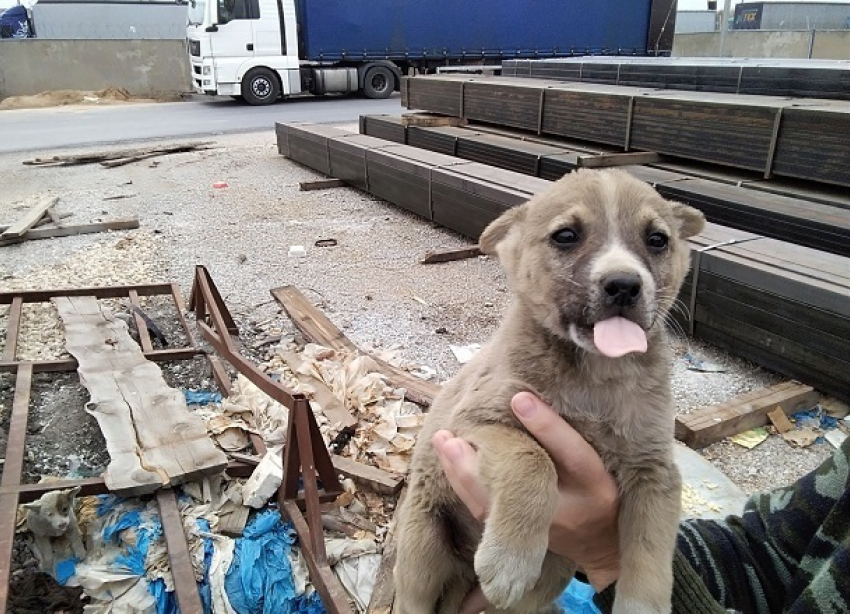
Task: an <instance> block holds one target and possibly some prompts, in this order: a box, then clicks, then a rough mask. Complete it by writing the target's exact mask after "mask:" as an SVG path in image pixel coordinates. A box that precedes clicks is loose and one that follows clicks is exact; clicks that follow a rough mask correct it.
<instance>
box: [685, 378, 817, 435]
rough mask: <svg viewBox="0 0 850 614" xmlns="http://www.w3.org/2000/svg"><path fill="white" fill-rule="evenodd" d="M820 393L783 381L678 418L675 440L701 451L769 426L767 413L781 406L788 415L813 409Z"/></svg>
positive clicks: (809, 387)
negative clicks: (760, 427) (736, 436)
mask: <svg viewBox="0 0 850 614" xmlns="http://www.w3.org/2000/svg"><path fill="white" fill-rule="evenodd" d="M819 399H820V393H818V392H817V391H815V390H814V389H813V388H812V387H811V386H805V385H803V384H800V383H797V382H783V383H782V384H779V385H777V386H771V387H770V388H765V389H763V390H759V391H755V392H753V393H749V394H747V395H744V396H743V397H739V398H737V399H733V400H732V401H729V402H728V403H723V404H722V405H717V406H711V407H704V408H700V409H696V410H694V411H692V412H690V413H688V414H684V415H681V416H678V417H677V418H676V437H677V439H679V440H681V441H683V442H684V443H686V444H687V445H688V446H690V447H691V448H702V447H705V446H707V445H709V444H712V443H714V442H717V441H720V440H721V439H725V438H726V437H730V436H732V435H736V434H737V433H741V432H743V431H747V430H749V429H752V428H755V427H757V426H764V425H765V424H768V422H769V420H768V417H767V414H768V413H769V412H771V411H773V410H774V409H776V408H777V407H781V408H782V410H783V411H784V412H785V413H786V414H792V413H794V412H796V411H800V410H802V409H809V408H811V407H813V406H814V405H815V404H816V403H817V402H818V400H819Z"/></svg>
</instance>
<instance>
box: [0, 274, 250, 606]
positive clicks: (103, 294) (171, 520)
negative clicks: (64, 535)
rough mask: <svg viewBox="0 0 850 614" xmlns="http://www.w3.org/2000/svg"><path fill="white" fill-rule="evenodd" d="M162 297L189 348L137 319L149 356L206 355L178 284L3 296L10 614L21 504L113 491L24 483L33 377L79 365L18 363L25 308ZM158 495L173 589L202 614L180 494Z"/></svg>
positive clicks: (4, 569) (70, 483)
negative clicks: (164, 341)
mask: <svg viewBox="0 0 850 614" xmlns="http://www.w3.org/2000/svg"><path fill="white" fill-rule="evenodd" d="M161 295H166V296H171V297H172V300H173V301H174V306H175V308H176V310H177V314H178V317H179V319H180V323H181V325H182V328H183V332H184V333H185V335H186V339H187V340H188V342H189V345H188V346H185V347H180V348H167V349H153V345H152V343H151V339H150V335H149V333H148V330H147V327H146V326H145V325H144V322H140V321H139V320H140V318H138V319H137V320H136V322H137V324H138V330H139V339H140V344H141V347H142V352H143V353H144V355H145V357H146V358H148V359H149V360H154V361H177V360H188V359H191V358H194V357H195V356H197V355H202V354H204V353H205V352H204V351H203V350H202V349H201V348H200V347H199V346H198V345H196V343H195V339H194V335H193V334H192V331H191V329H190V328H189V324H188V322H187V320H186V317H185V314H184V312H185V307H184V304H183V298H182V295H181V292H180V287H179V286H178V285H177V284H176V283H163V284H144V285H132V286H107V287H97V288H68V289H62V290H45V291H40V290H28V291H18V292H4V293H0V305H10V310H9V317H8V323H7V326H6V347H5V348H4V350H3V353H2V355H0V373H12V374H14V375H15V395H14V400H13V402H12V414H11V418H10V423H9V432H8V437H7V442H6V450H5V459H6V460H5V465H4V467H3V478H2V481H0V612H5V611H6V606H7V602H8V598H9V580H10V569H11V561H12V549H13V546H14V540H15V520H16V515H17V508H18V505H19V504H21V503H27V502H29V501H34V500H35V499H38V498H39V497H40V496H41V495H43V494H44V493H46V492H49V491H51V490H60V489H65V488H72V487H74V486H80V487H81V490H80V495H81V496H89V495H100V494H106V493H108V492H109V491H108V489H107V488H106V485H105V483H104V481H103V479H102V478H91V479H86V480H63V481H61V482H51V483H45V484H21V473H22V472H23V466H24V456H25V445H26V433H27V420H28V417H29V406H30V398H31V396H32V378H33V375H34V374H35V373H40V372H62V371H74V370H75V369H76V368H77V361H76V360H74V359H73V358H72V359H64V360H41V361H29V360H17V346H18V336H19V333H20V328H21V319H22V315H23V305H24V304H26V303H44V302H48V301H50V299H51V298H54V297H64V296H94V297H96V298H98V299H106V298H123V297H126V298H128V299H129V301H130V303H131V304H132V305H134V306H136V307H138V305H139V297H141V296H161ZM246 470H247V471H246ZM250 470H251V468H250V467H247V466H244V465H241V464H238V463H233V464H231V466H229V467H228V470H227V471H228V473H231V474H232V475H233V474H235V475H240V474H241V475H247V474H249V473H250ZM156 497H157V503H158V504H159V511H160V517H161V519H162V526H163V532H164V533H165V543H166V548H167V550H168V557H169V560H170V563H171V569H172V573H173V574H174V589H175V593H176V596H177V602H178V604H179V606H180V611H181V612H182V613H183V614H202V613H203V606H202V603H201V598H200V594H199V593H198V587H197V583H196V582H195V575H194V571H193V569H192V562H191V557H190V556H189V545H188V543H187V541H186V535H185V533H184V531H183V523H182V521H181V519H180V513H179V510H178V508H177V498H176V495H175V493H174V491H173V490H170V489H160V490H159V491H157V493H156Z"/></svg>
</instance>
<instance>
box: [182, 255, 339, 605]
mask: <svg viewBox="0 0 850 614" xmlns="http://www.w3.org/2000/svg"><path fill="white" fill-rule="evenodd" d="M189 305H190V309H192V310H193V311H194V312H195V314H196V321H197V326H198V330H199V331H200V333H201V336H202V337H203V338H204V339H205V340H206V341H207V342H208V343H209V344H210V345H211V346H212V347H213V348H214V349H215V350H216V352H217V353H218V354H219V356H221V357H222V358H223V359H224V360H226V361H227V362H228V363H230V365H231V366H233V367H234V368H235V369H236V370H237V371H238V372H239V373H241V374H242V375H244V376H245V377H246V378H248V379H249V380H250V381H251V382H252V383H253V384H254V385H256V386H257V387H258V388H259V389H260V390H262V391H263V392H264V393H266V394H267V395H269V396H270V397H271V398H272V399H274V400H275V401H277V402H279V403H281V404H282V405H283V406H284V407H286V408H288V409H289V416H290V418H289V424H288V428H287V437H286V445H285V447H284V450H283V483H282V484H281V487H280V489H279V490H278V505H279V507H280V510H281V512H282V513H283V515H285V516H286V517H287V518H288V519H289V520H290V522H292V525H293V527H294V528H295V531H296V533H297V534H298V538H299V543H300V546H301V552H302V554H303V555H304V560H305V561H306V563H307V568H308V569H309V571H310V578H311V580H312V582H313V585H314V586H315V587H316V590H317V591H318V593H319V595H320V596H321V598H322V603H323V604H324V606H325V609H326V610H327V611H328V612H329V613H330V614H351V612H352V609H351V606H350V605H349V601H348V596H347V594H346V592H345V589H344V588H343V586H342V584H341V583H340V582H339V580H338V579H337V578H336V576H335V575H334V574H333V571H332V570H331V568H330V565H329V564H328V560H327V554H326V551H325V539H324V533H323V530H322V518H321V509H320V504H321V503H322V502H323V501H332V500H333V499H335V498H336V497H337V496H338V495H340V494H341V493H342V492H343V488H342V485H341V484H340V482H339V478H338V476H337V473H336V470H335V469H334V467H333V464H332V461H331V457H330V454H329V453H328V450H327V448H326V447H325V444H324V441H323V440H322V436H321V433H320V432H319V426H318V424H317V423H316V419H315V417H314V416H313V412H312V410H311V409H310V402H309V401H308V400H307V398H306V397H305V396H304V395H302V394H295V393H293V392H292V391H290V390H289V389H287V388H286V387H285V386H283V385H282V384H280V383H278V382H276V381H274V380H272V379H271V378H269V377H268V376H267V375H266V374H265V373H264V372H263V371H261V370H260V369H259V368H258V367H257V366H256V365H254V364H253V363H252V362H251V361H249V360H248V359H246V358H245V357H244V356H242V355H241V353H240V352H239V350H238V349H237V348H236V344H235V343H234V341H233V339H232V338H231V336H230V335H231V332H232V331H235V328H236V327H235V324H233V318H232V317H231V316H230V314H229V313H228V311H227V307H226V306H225V304H224V301H223V300H222V299H221V295H220V294H219V292H218V289H217V288H216V286H215V284H214V283H213V281H212V278H211V277H210V274H209V272H208V271H207V269H206V267H203V266H196V267H195V279H194V282H193V285H192V295H191V297H190V299H189ZM210 362H211V365H212V368H213V375H214V377H215V379H216V383H217V384H218V386H219V389H220V390H221V391H222V394H225V395H227V393H228V392H229V391H230V380H229V376H228V375H227V373H226V371H225V369H224V366H223V365H222V364H221V362H220V361H218V360H214V359H213V358H212V357H211V358H210ZM253 443H254V447H255V450H256V452H257V453H258V454H265V451H266V450H265V446H264V445H263V444H262V440H261V439H260V438H259V437H255V438H254V440H253ZM299 478H300V480H299ZM319 479H321V481H322V484H321V487H320V486H319V483H318V480H319ZM299 481H301V482H302V485H301V488H299Z"/></svg>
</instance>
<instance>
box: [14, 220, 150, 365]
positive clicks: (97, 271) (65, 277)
mask: <svg viewBox="0 0 850 614" xmlns="http://www.w3.org/2000/svg"><path fill="white" fill-rule="evenodd" d="M156 249H157V246H156V239H155V237H154V235H153V234H151V233H146V232H137V233H134V234H132V235H126V236H124V237H122V238H120V239H117V240H115V239H113V240H104V241H100V242H97V243H94V244H92V245H90V246H88V247H86V248H84V249H81V250H79V251H78V252H75V253H74V254H73V255H72V256H71V257H69V258H67V259H66V260H65V261H64V262H61V263H58V264H54V265H48V266H41V267H36V268H32V269H30V270H29V271H27V272H26V273H24V274H21V275H20V276H8V277H5V278H2V281H0V291H3V292H7V291H14V290H53V289H61V288H73V287H91V286H109V285H125V284H145V283H152V282H156V281H161V280H162V279H161V278H162V273H161V272H160V271H159V270H157V269H156V268H155V267H154V266H153V265H152V264H151V263H152V262H155V261H156V258H155V257H154V255H155V252H156ZM0 277H1V276H0ZM157 278H159V279H157ZM102 302H103V304H104V305H105V306H107V307H109V308H110V309H111V310H113V311H116V312H119V311H123V310H124V308H123V307H122V306H121V303H120V301H118V300H105V301H102ZM67 356H68V355H67V353H66V352H65V341H64V334H63V328H62V325H61V322H60V320H59V315H58V313H57V312H56V309H55V308H54V307H53V306H52V305H50V304H49V303H31V304H26V305H25V306H24V308H23V310H22V318H21V330H20V334H19V335H18V351H17V358H18V360H54V359H59V358H66V357H67Z"/></svg>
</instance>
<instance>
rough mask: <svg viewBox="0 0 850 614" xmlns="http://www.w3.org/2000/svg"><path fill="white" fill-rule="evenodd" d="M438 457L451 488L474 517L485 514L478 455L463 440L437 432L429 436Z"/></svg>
mask: <svg viewBox="0 0 850 614" xmlns="http://www.w3.org/2000/svg"><path fill="white" fill-rule="evenodd" d="M431 441H432V443H433V444H434V450H435V451H436V452H437V458H439V460H440V465H442V467H443V472H444V473H445V474H446V479H448V481H449V484H450V485H451V487H452V490H454V491H455V494H457V496H458V497H459V498H460V500H461V501H463V503H464V505H466V507H467V508H468V509H469V511H470V513H471V514H472V515H473V516H474V517H475V518H477V519H479V520H481V519H483V518H484V517H485V516H486V514H487V505H488V496H487V490H486V489H485V488H484V485H483V484H481V481H480V480H479V478H478V455H477V454H476V452H475V450H474V449H473V448H472V446H470V445H469V444H468V443H467V442H466V441H465V440H463V439H459V438H456V437H451V433H448V431H438V432H437V433H435V434H434V437H433V438H432V440H431Z"/></svg>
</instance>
